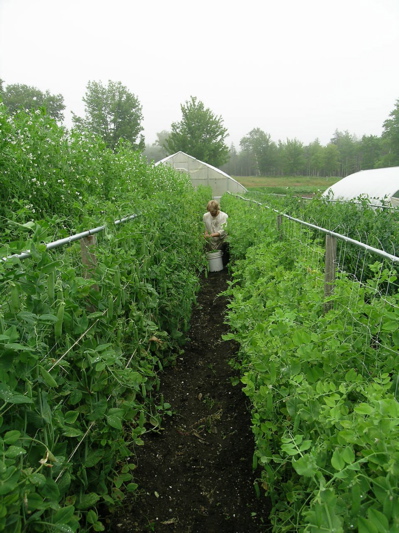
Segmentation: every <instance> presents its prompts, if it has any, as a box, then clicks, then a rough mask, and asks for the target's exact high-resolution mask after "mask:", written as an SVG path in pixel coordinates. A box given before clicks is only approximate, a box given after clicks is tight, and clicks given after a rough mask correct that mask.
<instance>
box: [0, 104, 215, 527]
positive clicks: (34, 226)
mask: <svg viewBox="0 0 399 533" xmlns="http://www.w3.org/2000/svg"><path fill="white" fill-rule="evenodd" d="M0 111H1V113H0V126H1V129H0V144H1V149H2V154H3V158H2V160H1V163H0V164H1V170H2V172H1V181H2V183H1V187H0V191H1V201H0V214H1V218H0V225H1V228H2V232H3V235H4V240H3V242H2V247H1V254H2V257H6V256H9V255H10V254H14V253H16V252H21V251H24V250H26V249H29V250H30V251H31V257H30V258H28V259H25V260H23V261H21V260H19V259H17V258H11V259H8V260H7V261H2V262H1V264H0V279H1V285H0V354H1V355H0V447H1V452H2V453H1V460H0V531H7V532H8V531H10V532H11V531H12V532H13V533H14V532H15V533H17V532H22V531H30V532H34V531H62V532H64V533H68V532H75V531H80V532H84V531H103V530H104V529H105V528H104V525H103V524H102V523H101V521H100V520H99V513H98V511H99V507H100V506H102V505H107V506H108V507H111V508H112V507H113V506H115V505H118V503H120V501H121V500H123V498H124V495H125V494H126V492H127V491H135V490H136V489H137V485H136V483H135V480H134V468H135V464H134V456H133V455H132V450H133V449H134V447H135V446H139V445H142V443H143V441H142V439H141V437H142V435H143V433H145V432H147V431H151V430H153V429H156V428H157V427H159V426H160V424H161V419H162V417H163V416H164V415H165V413H167V412H168V410H169V406H168V404H166V403H164V402H163V400H162V398H161V399H159V395H158V394H157V389H158V387H159V382H160V377H159V374H160V372H161V371H162V369H163V367H164V366H165V365H167V364H170V363H171V362H173V360H174V358H175V357H176V356H177V355H178V354H179V353H180V351H181V346H182V344H183V342H184V336H185V332H186V330H187V328H188V324H189V320H190V314H191V307H192V303H193V302H194V300H195V294H196V291H197V289H198V272H199V270H201V269H202V268H203V266H204V258H203V252H202V247H203V243H202V241H201V233H202V227H201V224H202V221H201V217H200V216H199V215H200V214H201V213H202V212H203V211H204V206H205V205H206V202H207V200H208V199H209V197H210V191H208V190H206V189H202V190H198V191H195V190H194V189H193V188H192V186H191V183H190V181H189V179H188V178H187V177H185V176H183V175H182V174H180V173H175V172H173V171H172V170H170V169H167V168H165V167H163V168H161V167H157V168H153V167H151V166H148V165H147V164H146V163H145V162H144V161H143V160H142V158H141V157H140V155H139V154H137V153H134V152H132V151H131V150H130V149H128V148H127V147H125V146H124V145H123V144H121V145H120V146H119V147H118V149H117V150H116V151H115V152H112V151H110V150H108V149H106V148H105V146H104V145H103V144H102V142H101V141H100V140H99V139H97V138H95V137H92V136H89V135H82V134H78V133H68V134H67V133H66V132H65V131H64V130H63V129H62V128H60V127H58V126H57V125H56V124H55V123H54V122H53V121H51V120H50V119H49V118H48V117H47V116H46V115H45V114H43V113H41V112H36V113H35V114H25V113H20V114H19V115H17V116H14V117H11V116H8V115H7V113H6V112H5V110H4V108H2V109H1V110H0ZM131 214H138V215H139V216H138V217H137V218H135V219H133V220H131V221H129V222H125V223H123V224H119V225H117V226H116V225H115V224H114V221H115V220H116V219H120V218H122V217H124V216H127V215H131ZM103 224H104V225H105V230H104V231H103V232H102V233H99V234H98V236H97V244H96V246H95V247H93V248H92V249H91V252H92V253H93V254H94V255H95V261H94V263H93V268H92V269H91V270H89V271H88V270H87V266H86V267H84V266H83V264H82V259H81V248H80V243H79V242H77V243H75V244H73V245H71V246H68V247H65V248H62V249H56V250H53V251H49V250H46V246H45V244H44V243H48V242H50V241H53V240H56V239H59V238H62V237H65V236H67V235H70V234H72V233H76V232H79V231H84V230H88V229H90V228H93V227H97V226H100V225H103Z"/></svg>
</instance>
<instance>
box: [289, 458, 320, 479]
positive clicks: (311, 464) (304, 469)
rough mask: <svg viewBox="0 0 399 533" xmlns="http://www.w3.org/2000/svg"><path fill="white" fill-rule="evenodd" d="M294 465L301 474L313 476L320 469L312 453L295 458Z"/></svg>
mask: <svg viewBox="0 0 399 533" xmlns="http://www.w3.org/2000/svg"><path fill="white" fill-rule="evenodd" d="M292 466H293V467H294V468H295V470H296V472H297V473H298V474H299V475H300V476H305V477H312V476H314V475H315V473H316V472H317V471H318V467H317V464H316V462H315V459H314V457H313V456H312V455H310V454H306V455H304V456H303V457H301V458H300V459H298V460H297V461H296V460H293V461H292Z"/></svg>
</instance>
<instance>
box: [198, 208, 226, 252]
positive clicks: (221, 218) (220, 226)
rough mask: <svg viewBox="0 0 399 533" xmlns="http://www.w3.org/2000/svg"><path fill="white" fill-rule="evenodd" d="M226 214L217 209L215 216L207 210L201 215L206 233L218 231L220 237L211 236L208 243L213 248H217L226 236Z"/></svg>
mask: <svg viewBox="0 0 399 533" xmlns="http://www.w3.org/2000/svg"><path fill="white" fill-rule="evenodd" d="M227 219H228V215H227V214H226V213H224V212H223V211H219V214H218V215H217V216H216V217H213V216H212V215H211V214H210V213H209V211H208V212H207V213H205V215H204V216H203V221H204V225H205V229H206V231H207V232H208V233H219V235H220V237H212V239H211V240H210V244H211V246H212V248H213V249H217V248H219V247H220V246H221V245H222V243H223V241H224V240H225V238H226V237H227V231H226V229H225V228H226V225H227Z"/></svg>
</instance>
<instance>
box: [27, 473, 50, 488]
mask: <svg viewBox="0 0 399 533" xmlns="http://www.w3.org/2000/svg"><path fill="white" fill-rule="evenodd" d="M28 479H29V482H30V483H32V485H35V486H36V487H42V486H43V485H44V484H45V483H46V477H45V476H43V474H39V473H35V474H31V475H30V476H28Z"/></svg>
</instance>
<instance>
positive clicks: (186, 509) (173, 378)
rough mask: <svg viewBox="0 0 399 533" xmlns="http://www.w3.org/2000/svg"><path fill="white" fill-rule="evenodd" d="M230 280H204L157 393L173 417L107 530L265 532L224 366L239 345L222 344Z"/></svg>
mask: <svg viewBox="0 0 399 533" xmlns="http://www.w3.org/2000/svg"><path fill="white" fill-rule="evenodd" d="M227 278H228V274H227V273H226V272H225V271H222V272H214V273H210V274H209V275H208V278H204V279H203V280H202V282H201V283H202V288H201V291H200V293H199V295H198V305H197V306H196V308H195V309H194V312H193V316H192V320H191V329H190V332H189V337H190V341H189V342H188V343H187V344H186V346H185V352H184V354H183V355H182V356H181V357H180V358H179V359H178V361H177V365H176V366H175V367H173V368H168V369H166V370H165V372H164V375H163V379H162V386H161V390H160V393H162V394H163V396H164V401H165V402H168V403H170V404H171V406H172V410H173V415H172V416H171V417H167V418H166V419H165V420H164V422H163V427H164V430H163V431H162V432H160V433H149V434H147V435H145V436H144V441H145V445H144V446H142V447H140V448H139V449H138V450H137V465H138V466H137V469H136V470H135V477H136V482H137V483H138V484H139V486H140V487H141V490H140V491H139V494H138V495H136V496H135V498H134V499H133V500H131V501H126V500H125V502H124V507H123V509H121V510H119V511H118V513H117V514H116V515H113V516H112V517H111V519H109V520H108V522H109V523H108V527H109V528H108V529H107V531H112V532H114V531H115V532H118V533H122V532H123V533H129V532H135V533H136V532H146V531H155V532H179V533H227V532H229V533H233V532H234V533H257V532H264V531H270V528H269V527H268V519H267V517H268V513H269V506H268V501H267V500H266V499H265V498H264V497H263V496H261V497H260V498H256V496H255V491H254V485H253V483H254V479H255V475H254V474H253V472H252V455H253V446H254V445H253V438H252V433H251V429H250V423H251V422H250V416H249V413H248V412H247V400H246V397H245V395H244V393H243V392H242V391H241V388H240V385H237V386H233V385H232V384H231V378H232V377H234V376H235V371H234V370H233V369H232V368H231V366H230V365H229V364H228V363H229V360H230V359H231V358H232V356H233V354H234V353H235V351H236V349H237V346H236V345H235V344H234V342H232V341H222V339H221V336H222V335H223V334H224V333H226V332H227V326H226V325H225V324H224V323H223V321H224V313H225V309H226V299H225V297H223V296H218V295H219V294H220V293H221V292H222V291H223V290H225V289H226V288H227Z"/></svg>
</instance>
